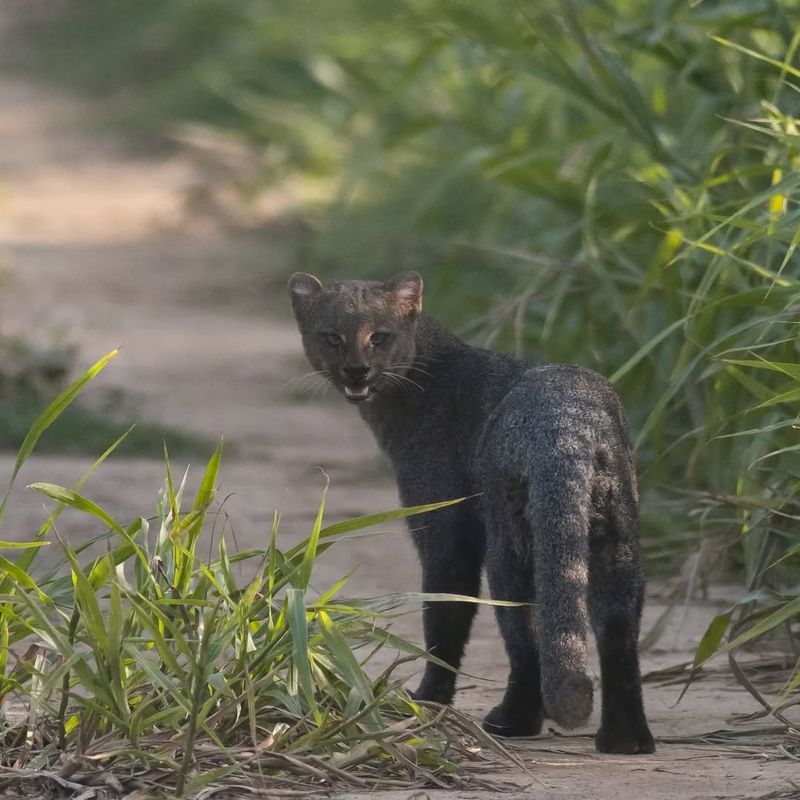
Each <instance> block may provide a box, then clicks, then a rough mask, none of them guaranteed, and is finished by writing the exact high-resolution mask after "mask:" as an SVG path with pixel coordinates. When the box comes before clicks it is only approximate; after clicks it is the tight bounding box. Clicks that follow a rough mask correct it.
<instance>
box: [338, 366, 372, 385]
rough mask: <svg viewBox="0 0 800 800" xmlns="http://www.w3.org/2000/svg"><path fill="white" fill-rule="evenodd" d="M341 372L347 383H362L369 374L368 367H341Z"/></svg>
mask: <svg viewBox="0 0 800 800" xmlns="http://www.w3.org/2000/svg"><path fill="white" fill-rule="evenodd" d="M342 374H343V375H344V378H345V380H346V381H347V382H348V383H364V381H366V379H367V375H368V374H369V367H343V368H342Z"/></svg>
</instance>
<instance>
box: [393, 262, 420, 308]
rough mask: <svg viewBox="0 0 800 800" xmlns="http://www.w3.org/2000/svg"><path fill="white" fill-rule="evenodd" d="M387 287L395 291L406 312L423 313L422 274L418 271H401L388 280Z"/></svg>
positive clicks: (399, 303)
mask: <svg viewBox="0 0 800 800" xmlns="http://www.w3.org/2000/svg"><path fill="white" fill-rule="evenodd" d="M386 288H387V289H389V291H391V292H393V293H394V296H395V297H396V298H397V302H398V305H399V306H400V307H401V309H403V310H404V311H405V313H408V314H414V315H416V314H419V313H421V311H422V276H421V275H420V274H419V273H418V272H401V273H400V274H399V275H395V276H394V278H392V279H391V280H390V281H388V282H387V284H386Z"/></svg>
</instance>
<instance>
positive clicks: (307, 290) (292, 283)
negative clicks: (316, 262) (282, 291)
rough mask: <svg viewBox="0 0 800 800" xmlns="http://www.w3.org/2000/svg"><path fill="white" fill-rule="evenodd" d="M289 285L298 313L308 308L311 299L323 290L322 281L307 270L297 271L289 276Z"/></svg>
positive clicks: (295, 310) (290, 294) (295, 311)
mask: <svg viewBox="0 0 800 800" xmlns="http://www.w3.org/2000/svg"><path fill="white" fill-rule="evenodd" d="M288 287H289V297H290V298H291V300H292V308H293V309H294V313H295V315H297V314H299V313H300V312H301V311H302V310H303V309H304V308H306V306H307V304H308V301H309V300H311V299H312V298H313V297H314V296H315V295H317V294H319V293H320V292H321V291H322V282H321V281H320V280H319V278H315V277H314V276H313V275H309V274H308V273H306V272H295V273H294V275H292V276H291V277H290V278H289V284H288Z"/></svg>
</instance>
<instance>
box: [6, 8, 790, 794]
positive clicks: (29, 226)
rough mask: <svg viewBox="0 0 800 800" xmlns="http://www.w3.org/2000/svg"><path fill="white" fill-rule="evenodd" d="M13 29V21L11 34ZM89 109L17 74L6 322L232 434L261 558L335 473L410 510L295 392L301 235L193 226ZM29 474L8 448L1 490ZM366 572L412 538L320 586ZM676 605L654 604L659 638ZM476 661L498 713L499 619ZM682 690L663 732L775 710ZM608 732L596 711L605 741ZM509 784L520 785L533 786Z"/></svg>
mask: <svg viewBox="0 0 800 800" xmlns="http://www.w3.org/2000/svg"><path fill="white" fill-rule="evenodd" d="M3 22H4V20H3V17H2V15H0V41H2V34H3ZM83 114H84V109H83V108H82V107H81V106H80V104H79V103H78V102H77V101H75V100H73V99H69V98H64V97H61V96H57V95H54V94H53V93H51V92H50V91H48V90H46V89H44V88H42V87H40V86H36V85H32V84H31V83H29V82H25V81H20V80H19V79H17V78H13V77H10V76H7V75H0V186H2V198H3V205H2V213H0V259H2V262H0V263H4V264H5V265H6V266H7V269H8V275H9V285H8V287H7V288H4V290H3V292H2V293H0V330H2V331H3V332H5V333H8V332H12V331H14V330H19V331H24V332H25V334H26V335H29V336H30V335H34V336H38V337H42V338H45V339H46V338H47V337H49V336H51V335H52V334H53V332H56V331H58V330H60V329H62V330H66V331H67V335H68V337H69V338H70V339H74V340H75V341H77V342H78V343H79V344H80V348H81V358H80V362H81V364H88V363H90V362H91V361H92V360H94V358H96V357H98V356H99V355H101V354H102V353H104V352H106V351H108V350H110V349H111V348H113V347H115V346H118V345H123V346H124V350H123V352H122V354H121V355H120V356H119V357H118V359H117V360H116V362H115V363H114V364H113V365H112V366H111V367H110V368H109V369H108V371H107V374H106V376H104V378H103V380H102V382H101V385H100V386H98V388H97V389H96V390H93V391H94V392H95V393H96V395H97V396H98V397H101V396H102V394H103V391H102V390H103V388H104V387H105V389H106V390H107V389H108V388H109V387H116V388H118V389H120V390H121V391H122V393H123V395H124V397H125V398H126V402H128V403H129V404H131V407H132V408H133V409H134V410H136V412H137V413H140V414H141V415H142V417H143V418H145V419H148V420H154V421H159V422H165V423H170V424H173V425H177V426H180V427H182V428H186V429H189V430H196V431H198V432H201V433H204V434H210V435H217V434H219V433H224V434H225V437H226V441H227V442H228V443H229V444H230V445H231V446H232V449H233V450H234V451H235V456H234V457H233V458H231V459H229V460H228V463H227V465H226V467H225V469H224V475H223V483H222V487H221V490H222V493H223V495H225V494H227V493H228V492H236V496H235V497H234V498H232V500H230V501H229V502H228V504H227V506H226V508H227V510H228V512H229V513H230V514H231V517H232V522H233V526H234V529H235V531H236V534H237V537H238V541H239V544H240V546H242V547H244V546H250V545H254V544H256V543H259V542H264V541H265V539H264V537H265V536H266V532H267V530H268V524H269V522H270V520H271V517H272V512H273V509H274V508H276V507H281V508H282V509H283V528H282V530H283V535H285V536H287V537H294V536H297V535H299V534H301V533H303V532H304V531H305V530H306V528H307V527H308V525H309V522H310V520H311V517H312V514H313V511H314V509H315V507H316V504H317V502H318V498H319V492H320V489H321V485H322V479H321V475H320V472H319V469H318V467H319V466H324V468H325V470H326V471H327V473H328V474H329V475H330V477H331V481H332V488H331V493H330V503H329V509H330V517H331V518H341V517H344V516H349V515H354V514H359V513H365V512H368V511H377V510H382V509H387V508H390V507H394V505H395V504H396V495H395V491H394V487H393V485H392V482H391V477H390V475H389V473H388V471H387V469H386V467H385V465H384V463H383V461H382V460H381V458H380V456H379V454H378V453H377V450H376V448H375V446H374V444H373V443H372V441H371V440H370V438H369V436H368V434H367V431H366V430H365V429H364V428H362V426H361V424H360V421H359V420H358V418H357V415H356V414H355V413H354V412H353V410H352V409H349V408H346V407H344V406H342V405H340V404H339V403H336V402H335V401H332V400H329V401H327V402H326V401H322V400H320V399H319V398H312V399H311V400H300V399H298V398H297V397H296V396H295V394H296V393H295V392H293V391H292V389H291V388H290V387H287V386H286V382H287V381H289V380H290V379H292V378H293V377H295V376H297V375H299V374H300V373H301V372H303V371H304V370H305V366H304V364H303V360H302V356H301V353H300V347H299V342H298V338H297V336H296V334H295V331H294V328H293V325H292V324H291V321H290V319H289V317H288V313H287V311H286V310H285V303H283V301H282V299H278V298H276V297H273V296H272V295H273V294H274V293H275V292H279V293H281V294H282V292H283V289H282V287H283V284H284V280H285V275H286V273H287V272H288V271H289V270H290V269H291V268H292V266H293V265H292V264H291V259H290V258H289V256H288V254H287V253H288V250H287V247H286V243H285V241H284V240H283V239H282V238H280V237H275V239H274V241H271V242H270V241H269V240H267V241H266V242H265V240H264V239H263V237H262V238H256V237H253V236H249V235H244V234H242V235H232V234H230V233H224V232H222V231H221V230H220V229H219V227H218V226H215V225H210V224H208V223H207V222H203V221H198V220H196V219H193V218H192V217H191V216H190V215H189V214H187V212H186V203H185V199H186V196H187V192H189V190H191V188H192V187H193V186H194V185H195V184H196V182H197V180H198V176H197V174H196V172H195V170H194V168H193V167H192V165H191V164H190V163H189V161H187V160H186V159H184V158H174V157H173V158H142V157H134V156H132V155H130V154H129V153H126V152H125V151H124V150H123V149H122V148H121V147H120V146H119V144H118V143H116V142H114V141H110V140H108V139H103V138H100V137H97V136H94V135H90V134H88V133H86V132H85V130H83V129H82V128H81V126H80V125H79V124H78V123H79V121H80V120H81V118H82V116H83ZM289 249H290V248H289ZM154 455H155V456H157V455H158V454H154ZM12 463H13V460H12V459H11V457H10V456H8V455H5V456H2V457H0V484H4V482H5V476H7V475H8V474H10V471H11V467H12ZM87 463H88V459H72V458H38V457H37V458H34V459H32V460H31V462H30V464H29V465H28V466H27V467H26V469H25V472H24V474H23V476H22V479H21V480H20V484H19V486H20V487H23V486H24V485H25V484H26V483H28V482H30V481H32V480H45V479H46V480H49V481H52V482H56V483H62V484H65V485H69V484H70V483H72V482H73V481H74V480H75V479H76V478H77V477H78V476H79V475H80V474H81V472H82V471H83V469H84V468H85V466H86V465H87ZM198 471H199V467H198V468H196V469H195V475H196V473H197V472H198ZM161 480H162V467H161V463H160V461H158V460H156V459H154V460H148V459H135V460H119V459H115V460H112V461H111V462H110V463H108V464H107V465H104V467H103V468H102V469H101V470H100V471H99V472H98V473H97V475H96V476H95V477H93V478H92V480H91V482H90V483H89V484H88V486H87V493H88V494H89V495H90V496H91V497H92V498H93V499H95V500H96V501H98V502H100V503H102V504H104V505H106V506H107V507H108V508H110V509H111V510H112V511H114V512H115V513H116V514H117V515H118V516H120V517H123V518H124V517H126V516H129V515H131V514H133V513H134V512H135V513H142V514H149V513H150V511H151V510H152V508H153V507H154V504H155V497H156V491H157V489H158V488H159V486H160V484H161ZM41 517H42V508H41V504H40V502H39V500H38V499H37V498H36V497H33V496H32V495H31V493H30V492H26V491H25V490H24V489H22V488H20V489H19V490H18V491H16V493H15V495H14V497H13V500H12V506H11V513H10V515H9V518H8V520H7V522H6V526H5V529H4V535H6V536H9V535H12V534H13V535H18V536H19V537H21V538H26V537H27V536H28V535H29V532H30V531H31V530H32V529H33V528H34V527H35V526H36V525H38V522H39V521H40V520H41ZM62 532H63V533H65V534H66V535H67V536H69V537H71V538H73V539H74V540H76V541H77V540H80V539H81V538H82V537H84V536H86V535H88V533H89V532H88V531H87V530H86V529H85V527H84V523H83V522H82V521H80V520H78V519H69V518H68V517H67V515H65V516H64V521H63V526H62ZM354 563H360V564H361V566H360V568H359V570H358V572H357V573H356V576H355V578H354V579H353V583H352V590H353V591H354V592H358V593H361V594H364V595H374V594H380V593H384V592H389V591H401V590H404V589H406V590H407V589H415V588H416V586H417V583H418V571H417V567H416V564H415V561H414V557H413V554H412V551H411V548H410V546H409V544H408V542H407V541H406V538H405V537H404V536H402V535H397V536H383V537H380V538H378V539H375V540H366V541H361V542H359V543H357V544H355V545H352V544H351V545H345V546H342V547H340V548H337V549H334V550H333V551H332V552H331V554H330V557H329V558H327V560H326V561H324V562H323V563H322V564H321V566H320V571H319V573H318V582H319V584H320V585H324V584H325V583H327V582H330V581H332V580H334V579H336V578H338V577H340V576H341V575H342V574H344V573H345V572H346V571H347V570H348V569H350V568H351V567H352V566H353V564H354ZM663 608H664V606H663V605H662V604H661V603H660V602H659V600H658V598H657V597H656V596H655V595H654V596H653V597H652V598H651V601H650V602H649V604H648V607H647V612H646V621H645V629H647V628H649V627H650V625H652V623H653V621H654V620H655V619H656V618H657V617H658V616H659V614H660V613H661V611H662V610H663ZM711 613H712V607H711V606H710V605H709V606H705V607H703V606H698V605H695V606H692V607H691V608H690V609H689V611H688V614H687V617H686V620H685V621H684V623H683V624H682V626H681V628H680V630H675V629H673V630H668V631H667V633H666V634H665V635H664V636H663V637H662V639H661V643H666V646H665V647H664V648H663V649H656V650H654V651H652V652H649V653H647V654H646V655H645V657H644V669H645V671H650V670H654V669H660V668H663V667H666V666H669V665H672V664H675V663H678V662H681V661H686V660H688V659H689V658H690V653H691V648H692V647H693V645H694V644H695V642H696V641H697V637H698V636H699V634H700V632H701V631H702V629H703V627H704V625H705V624H706V623H707V621H708V619H709V617H710V615H711ZM673 627H674V626H673ZM397 630H398V631H399V632H400V633H405V634H409V635H412V636H413V637H415V638H418V636H419V618H418V617H417V616H415V615H412V616H410V617H405V618H403V619H402V620H401V621H400V622H399V623H398V624H397ZM465 670H466V672H468V673H469V674H471V675H478V676H482V679H472V678H465V679H464V680H463V681H462V684H463V687H464V688H462V692H461V694H460V695H459V698H458V704H459V705H460V706H461V707H463V708H464V709H466V710H468V711H469V712H471V713H474V714H476V715H482V714H483V713H485V711H486V710H487V709H488V708H490V707H491V706H492V705H493V704H494V703H495V702H496V701H497V699H498V698H499V696H500V695H501V693H502V684H501V681H502V679H503V677H504V672H505V659H504V656H503V654H502V647H501V645H500V641H499V638H498V634H497V632H496V629H495V627H494V624H493V621H492V618H491V614H489V613H486V612H481V614H480V617H479V621H478V624H477V627H476V630H475V633H474V636H473V640H472V643H471V645H470V650H469V655H468V659H467V663H466V665H465ZM487 679H488V680H487ZM679 692H680V686H670V687H666V688H665V687H658V686H656V685H653V684H649V685H648V689H647V707H648V711H649V715H650V718H651V722H652V728H653V731H654V733H655V734H656V736H657V737H660V738H661V739H662V740H663V739H664V738H665V737H675V736H687V735H690V734H701V733H705V732H709V731H714V730H716V729H720V728H726V727H730V718H731V717H732V716H734V715H743V714H748V713H751V712H754V711H756V710H757V707H756V705H755V703H754V702H753V701H752V700H751V699H750V698H749V696H748V695H747V694H745V693H744V692H742V691H740V690H738V689H737V690H734V689H733V686H732V685H731V684H730V683H729V682H727V681H726V680H724V679H722V678H715V679H714V678H712V679H708V680H705V681H702V682H700V683H698V684H697V685H696V686H695V687H694V688H693V689H692V690H691V691H690V693H689V695H688V696H687V698H686V699H685V700H684V701H683V702H682V703H681V704H680V705H677V706H676V705H675V703H676V700H677V698H678V694H679ZM595 727H596V720H593V723H592V725H591V726H590V728H587V730H586V733H589V732H591V731H593V730H594V728H595ZM518 749H519V752H520V754H521V756H522V757H523V759H524V760H525V762H526V763H527V764H528V765H529V766H530V767H531V769H532V771H533V772H534V773H535V775H536V776H537V777H538V778H539V779H540V780H541V781H542V784H543V785H539V784H538V783H535V784H532V785H531V786H530V788H529V789H526V790H523V789H522V788H521V789H520V794H519V796H520V797H523V796H524V797H554V798H556V797H558V798H561V797H563V798H573V797H584V798H609V799H610V798H614V800H644V799H645V798H712V797H720V798H721V797H725V798H732V797H759V796H762V795H765V794H767V793H769V792H771V791H775V790H782V789H786V788H787V786H788V785H789V784H788V781H789V779H790V778H796V777H797V769H796V764H794V763H792V762H789V761H785V760H784V761H779V760H778V759H777V752H776V749H775V747H774V744H773V743H769V742H766V741H765V743H764V746H763V748H762V750H763V752H759V751H758V750H757V749H756V750H753V749H749V750H745V749H741V750H734V749H733V748H721V747H718V746H717V747H715V746H711V745H696V746H687V745H685V744H680V745H679V744H669V743H667V742H664V741H662V742H661V744H660V746H659V751H658V753H657V754H656V755H655V756H652V757H640V758H624V757H607V756H604V757H601V756H598V755H597V754H596V753H595V752H594V750H593V747H592V743H591V741H590V740H589V739H588V738H558V737H556V736H553V735H549V736H543V737H541V738H538V739H536V740H532V741H530V742H527V743H521V744H519V745H518ZM509 777H513V778H515V779H516V780H518V781H519V782H520V785H521V787H523V786H525V785H527V784H528V783H530V779H529V778H527V777H526V776H524V775H519V774H516V775H515V774H514V773H513V772H511V773H509ZM407 795H408V793H407V792H405V793H397V794H390V793H381V795H380V796H381V797H385V798H389V797H397V798H400V797H407ZM439 795H440V793H438V792H431V793H430V796H431V797H438V796H439ZM463 796H464V797H474V798H484V799H485V798H487V797H488V795H487V794H485V793H483V794H482V793H480V792H475V793H470V794H467V795H463Z"/></svg>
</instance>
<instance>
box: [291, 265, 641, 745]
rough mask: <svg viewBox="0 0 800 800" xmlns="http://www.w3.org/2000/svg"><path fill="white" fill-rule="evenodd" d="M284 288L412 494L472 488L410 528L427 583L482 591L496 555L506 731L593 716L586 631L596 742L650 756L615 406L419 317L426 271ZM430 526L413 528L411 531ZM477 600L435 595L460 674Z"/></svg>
mask: <svg viewBox="0 0 800 800" xmlns="http://www.w3.org/2000/svg"><path fill="white" fill-rule="evenodd" d="M289 293H290V297H291V302H292V307H293V310H294V314H295V317H296V320H297V324H298V327H299V329H300V333H301V335H302V339H303V347H304V350H305V353H306V356H307V357H308V360H309V361H310V363H311V365H312V366H313V368H314V369H315V370H318V371H319V372H320V373H321V374H322V375H324V376H325V377H326V378H327V379H328V380H329V381H330V382H331V383H332V384H333V385H334V386H335V387H336V389H337V390H338V391H340V392H341V394H342V395H344V397H345V399H346V400H347V401H348V402H350V403H352V404H354V405H357V406H358V410H359V412H360V414H361V416H362V417H363V419H364V420H365V422H366V423H367V424H368V425H369V427H370V428H371V429H372V432H373V434H374V435H375V437H376V439H377V441H378V443H379V445H380V447H381V448H382V449H383V450H384V452H386V453H387V455H388V456H389V459H390V460H391V462H392V464H393V466H394V470H395V473H396V476H397V481H398V484H399V489H400V496H401V499H402V501H403V503H404V504H407V505H422V504H427V503H433V502H437V501H440V500H447V499H452V498H456V497H465V496H473V495H476V497H473V498H472V499H470V500H467V501H465V502H463V503H459V504H457V505H454V506H451V507H448V508H445V509H443V510H439V511H436V512H431V513H428V514H425V515H422V521H421V526H420V529H418V530H416V531H415V532H413V533H412V536H413V539H414V544H415V546H416V549H417V551H418V553H419V558H420V561H421V563H422V588H423V591H424V592H445V593H455V594H463V595H470V596H477V595H478V594H479V591H480V583H481V569H482V567H483V566H484V564H485V567H486V573H487V576H488V581H489V588H490V591H491V596H492V597H493V598H495V599H500V600H511V601H516V602H520V603H524V605H520V606H516V607H497V608H496V613H497V621H498V624H499V627H500V630H501V632H502V635H503V639H504V641H505V647H506V651H507V653H508V659H509V662H510V667H511V671H510V676H509V679H508V685H507V688H506V691H505V696H504V698H503V701H502V702H501V703H500V705H498V706H496V707H495V708H494V709H492V711H491V712H490V713H489V715H488V716H487V717H486V719H485V720H484V723H483V725H484V728H485V729H486V730H487V731H489V732H490V733H493V734H496V735H500V736H531V735H534V734H537V733H539V731H540V730H541V727H542V721H543V718H544V717H545V716H547V717H549V718H551V719H553V720H555V721H556V722H557V723H559V724H560V725H563V726H564V727H565V728H574V727H576V726H578V725H580V724H582V723H584V722H585V721H586V720H587V719H588V717H589V715H590V713H591V710H592V695H593V691H592V682H591V679H590V678H589V676H588V675H587V673H586V640H587V633H588V628H589V625H590V624H591V627H592V629H593V631H594V635H595V637H596V640H597V645H598V650H599V654H600V668H601V691H602V714H601V723H600V729H599V731H598V733H597V736H596V740H595V741H596V745H597V749H598V750H600V751H601V752H605V753H652V752H653V750H654V743H653V737H652V736H651V734H650V730H649V729H648V726H647V720H646V718H645V713H644V707H643V703H642V687H641V676H640V671H639V656H638V652H637V640H638V636H639V621H640V617H641V611H642V601H643V594H644V578H643V575H642V569H641V565H640V547H639V519H638V497H637V488H636V475H635V471H634V465H633V459H632V454H631V447H630V443H629V437H628V430H627V422H626V419H625V415H624V412H623V410H622V407H621V404H620V400H619V398H618V397H617V395H616V393H615V392H614V389H613V388H612V387H611V385H610V384H609V383H608V382H607V381H606V380H605V379H604V378H602V377H601V376H600V375H598V374H596V373H595V372H592V371H591V370H588V369H584V368H582V367H578V366H567V365H561V364H543V365H531V364H529V363H526V362H525V361H522V360H520V359H517V358H513V357H511V356H508V355H501V354H497V353H492V352H489V351H487V350H481V349H478V348H475V347H471V346H469V345H467V344H464V343H463V342H461V341H460V340H459V339H458V338H456V336H454V335H453V334H452V333H450V332H449V331H448V330H446V329H445V328H444V327H443V326H442V325H440V324H439V323H438V322H436V321H435V320H434V319H432V318H431V317H429V316H427V315H426V314H423V313H422V278H421V277H420V276H419V275H418V274H417V273H414V272H409V273H403V274H401V275H398V276H396V277H395V278H393V279H392V280H390V281H388V282H387V283H382V282H377V281H361V280H348V281H338V282H335V283H330V284H327V285H324V286H323V284H322V283H321V282H320V281H319V280H318V279H317V278H315V277H314V276H312V275H306V274H304V273H296V274H294V275H292V276H291V278H290V279H289ZM417 525H420V523H419V522H415V527H417ZM475 611H476V605H475V604H471V603H457V602H430V603H426V604H425V605H424V610H423V624H424V631H425V645H426V647H427V648H428V650H429V651H430V652H431V653H433V654H434V655H436V656H437V657H438V658H439V659H441V660H442V661H444V662H446V663H447V664H450V665H451V666H452V667H453V668H454V669H458V668H459V666H460V664H461V659H462V656H463V654H464V647H465V645H466V642H467V639H468V637H469V633H470V627H471V625H472V620H473V617H474V616H475ZM455 685H456V675H455V674H454V672H452V671H450V670H447V669H444V668H443V667H441V666H439V665H436V664H434V663H432V662H428V663H427V664H426V667H425V672H424V675H423V678H422V682H421V684H420V686H419V688H418V689H417V691H416V692H415V693H414V696H415V697H416V698H418V699H420V700H430V701H435V702H438V703H450V702H452V700H453V695H454V693H455Z"/></svg>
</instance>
